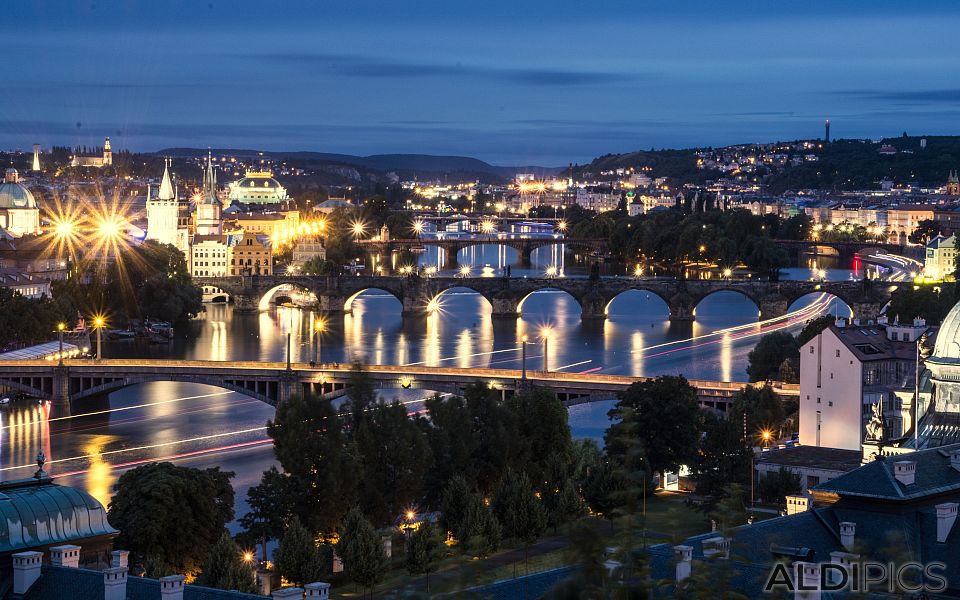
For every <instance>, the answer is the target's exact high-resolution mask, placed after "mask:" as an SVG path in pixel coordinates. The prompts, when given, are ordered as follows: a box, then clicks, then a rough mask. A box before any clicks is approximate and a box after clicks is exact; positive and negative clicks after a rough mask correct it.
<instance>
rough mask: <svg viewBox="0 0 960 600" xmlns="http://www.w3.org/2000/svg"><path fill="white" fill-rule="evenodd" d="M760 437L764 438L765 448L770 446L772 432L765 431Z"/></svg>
mask: <svg viewBox="0 0 960 600" xmlns="http://www.w3.org/2000/svg"><path fill="white" fill-rule="evenodd" d="M760 437H761V438H763V447H764V448H766V447H767V445H769V444H770V438H771V437H772V434H771V433H770V430H769V429H764V430H763V431H762V432H760Z"/></svg>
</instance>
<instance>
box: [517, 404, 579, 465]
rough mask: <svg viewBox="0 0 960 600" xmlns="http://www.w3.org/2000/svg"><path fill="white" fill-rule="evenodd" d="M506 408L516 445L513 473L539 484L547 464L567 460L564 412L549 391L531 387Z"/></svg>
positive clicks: (568, 444)
mask: <svg viewBox="0 0 960 600" xmlns="http://www.w3.org/2000/svg"><path fill="white" fill-rule="evenodd" d="M507 408H508V409H509V411H510V412H511V413H512V414H511V417H512V418H511V420H512V421H513V423H514V427H515V431H514V435H515V436H516V438H517V441H518V442H519V443H518V444H516V448H515V451H514V453H513V455H512V459H513V465H512V466H513V468H514V469H517V470H522V471H523V472H525V473H527V474H528V475H529V476H530V479H531V480H533V481H542V480H543V479H544V478H545V477H546V474H547V468H548V463H549V461H551V460H553V459H554V458H559V459H561V460H563V461H568V460H569V459H570V453H571V445H572V442H571V438H570V425H569V424H568V423H567V408H566V407H565V406H564V405H563V403H562V402H561V401H560V400H559V399H558V398H557V395H556V393H555V392H554V391H553V390H552V389H550V388H546V387H535V388H533V389H531V390H529V391H526V392H522V393H519V394H515V395H514V396H513V397H512V398H511V399H510V400H508V401H507Z"/></svg>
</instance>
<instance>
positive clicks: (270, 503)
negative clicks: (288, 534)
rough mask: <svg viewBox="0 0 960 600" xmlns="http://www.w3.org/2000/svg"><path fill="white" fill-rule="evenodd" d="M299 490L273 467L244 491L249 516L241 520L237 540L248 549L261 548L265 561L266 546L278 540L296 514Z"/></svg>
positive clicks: (286, 476) (290, 479) (288, 477)
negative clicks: (271, 541)
mask: <svg viewBox="0 0 960 600" xmlns="http://www.w3.org/2000/svg"><path fill="white" fill-rule="evenodd" d="M298 492H299V490H297V489H296V482H295V481H294V480H293V478H292V477H291V476H290V475H288V474H286V473H281V472H280V471H278V470H277V468H276V467H270V469H268V470H267V471H264V473H263V476H262V477H261V478H260V483H259V484H257V485H255V486H253V487H251V488H250V489H249V490H247V504H248V505H249V506H250V512H248V513H247V514H245V515H243V516H242V517H240V526H241V527H242V528H243V533H242V534H241V535H240V536H239V537H238V539H239V540H240V541H241V542H242V543H244V544H248V545H250V546H254V545H256V544H261V545H262V547H263V558H264V560H266V558H267V542H268V541H270V540H279V539H280V537H281V536H283V533H284V531H285V530H286V527H287V522H289V520H290V518H291V517H292V516H293V514H294V512H295V510H296V502H295V498H296V496H297V494H298Z"/></svg>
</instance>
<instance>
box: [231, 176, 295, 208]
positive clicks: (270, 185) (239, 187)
mask: <svg viewBox="0 0 960 600" xmlns="http://www.w3.org/2000/svg"><path fill="white" fill-rule="evenodd" d="M288 199H289V198H288V196H287V190H286V188H284V187H283V186H282V185H280V182H279V181H277V180H276V179H274V178H273V173H271V172H270V171H247V172H246V176H245V177H244V178H243V179H240V180H238V181H234V182H233V183H231V184H230V202H240V203H241V204H278V203H280V202H284V201H286V200H288Z"/></svg>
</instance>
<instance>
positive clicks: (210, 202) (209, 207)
mask: <svg viewBox="0 0 960 600" xmlns="http://www.w3.org/2000/svg"><path fill="white" fill-rule="evenodd" d="M221 208H222V207H221V204H220V198H218V197H217V176H216V174H215V173H214V171H213V157H212V156H211V155H210V153H209V152H207V168H206V169H205V170H204V171H203V192H202V197H201V198H200V202H198V203H197V235H220V233H221V227H220V209H221Z"/></svg>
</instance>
